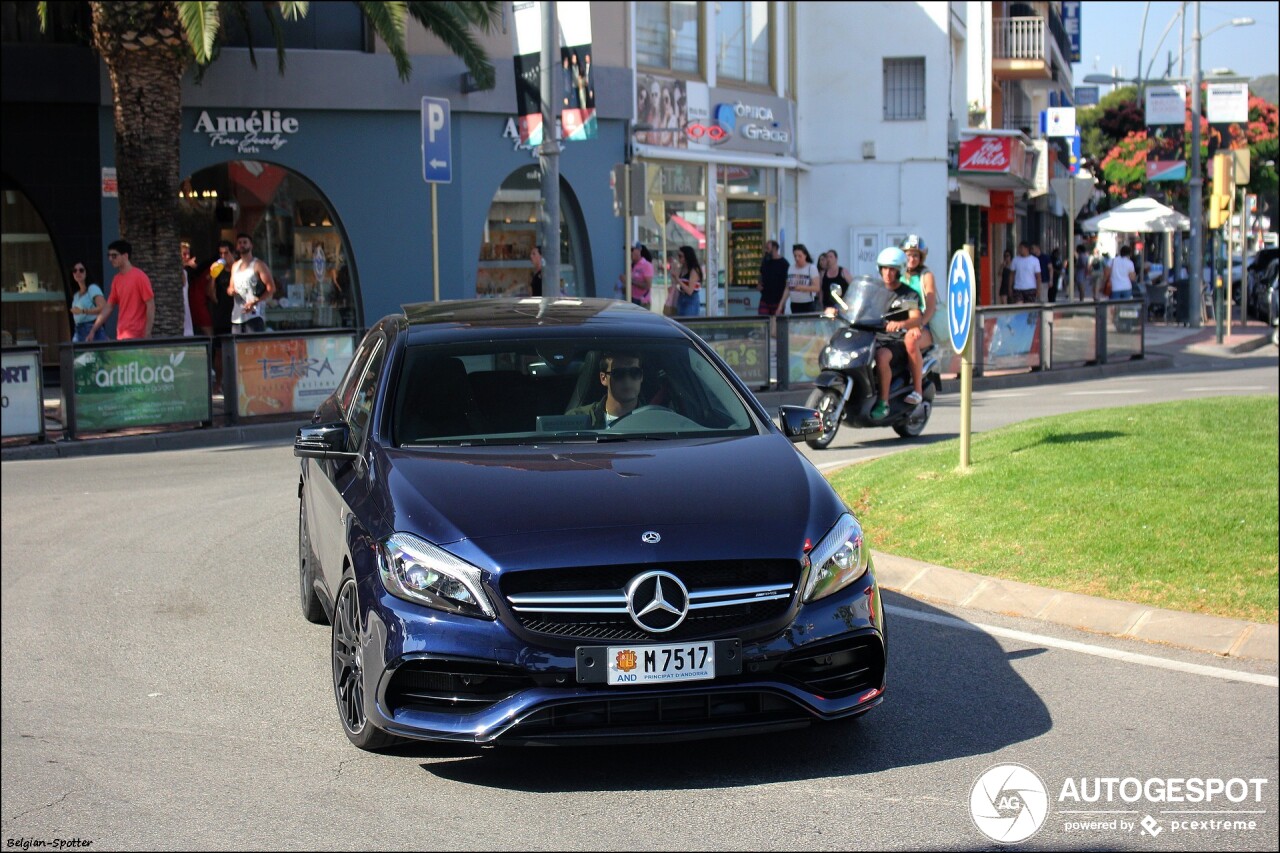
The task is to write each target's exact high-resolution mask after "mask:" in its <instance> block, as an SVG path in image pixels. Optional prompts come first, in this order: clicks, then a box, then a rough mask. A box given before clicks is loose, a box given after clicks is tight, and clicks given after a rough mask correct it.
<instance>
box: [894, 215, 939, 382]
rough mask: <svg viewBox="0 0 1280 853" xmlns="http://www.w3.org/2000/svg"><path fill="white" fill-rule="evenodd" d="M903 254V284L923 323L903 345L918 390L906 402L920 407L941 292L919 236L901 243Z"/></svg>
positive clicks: (912, 379)
mask: <svg viewBox="0 0 1280 853" xmlns="http://www.w3.org/2000/svg"><path fill="white" fill-rule="evenodd" d="M902 251H903V252H904V253H905V254H906V256H907V272H906V275H905V276H904V279H903V280H904V283H905V284H906V285H907V287H909V288H911V289H912V290H914V291H915V292H916V295H917V296H919V297H920V313H921V314H922V315H923V319H922V322H921V325H920V328H918V329H908V330H907V336H906V338H905V340H904V343H906V345H907V360H908V361H910V362H911V385H912V387H913V388H915V390H914V391H912V392H911V393H910V394H908V395H907V396H906V398H905V399H904V400H903V402H905V403H906V404H907V405H909V406H918V405H919V404H920V401H921V400H923V399H924V396H923V395H924V379H923V373H924V357H923V356H922V355H921V353H923V352H924V351H925V350H927V349H928V348H929V347H931V346H933V335H932V334H931V333H930V331H929V322H930V321H931V320H933V314H934V312H935V311H936V310H937V308H938V288H937V283H936V282H935V281H934V278H933V273H932V272H930V270H929V268H928V267H926V266H925V265H924V260H925V258H927V257H929V247H928V246H926V245H925V242H924V238H923V237H921V236H919V235H917V234H908V235H907V239H905V240H903V241H902Z"/></svg>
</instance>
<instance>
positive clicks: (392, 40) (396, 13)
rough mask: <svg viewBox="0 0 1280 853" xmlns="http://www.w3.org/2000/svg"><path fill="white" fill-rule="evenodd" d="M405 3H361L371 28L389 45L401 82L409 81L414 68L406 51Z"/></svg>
mask: <svg viewBox="0 0 1280 853" xmlns="http://www.w3.org/2000/svg"><path fill="white" fill-rule="evenodd" d="M409 5H411V4H407V3H403V2H393V3H360V4H359V6H360V9H361V11H363V12H364V15H365V17H366V18H368V19H369V24H370V26H372V27H373V31H374V32H375V33H377V34H378V37H379V38H380V39H382V41H383V42H384V43H385V44H386V45H387V49H388V50H390V51H391V56H392V57H393V58H394V59H395V61H396V73H397V74H399V75H400V79H401V80H408V79H409V73H410V71H411V70H412V66H411V65H410V63H409V52H408V50H406V49H405V44H404V32H405V21H406V20H407V12H408V10H407V8H406V7H407V6H409Z"/></svg>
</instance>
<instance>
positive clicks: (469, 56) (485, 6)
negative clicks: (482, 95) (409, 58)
mask: <svg viewBox="0 0 1280 853" xmlns="http://www.w3.org/2000/svg"><path fill="white" fill-rule="evenodd" d="M408 5H409V14H410V15H412V16H413V19H414V20H415V21H417V22H418V23H420V24H422V26H423V27H425V28H426V29H427V32H429V33H431V34H432V35H434V36H435V37H436V38H438V39H440V41H442V42H444V44H445V47H447V48H449V50H450V51H451V52H453V53H454V55H456V56H457V57H458V58H459V59H461V60H462V61H463V63H464V64H466V66H467V70H468V71H470V72H471V74H472V76H474V77H475V78H476V83H477V84H478V85H479V86H480V88H481V89H492V88H493V86H494V81H495V78H496V73H495V72H494V69H493V63H492V62H490V61H489V57H488V55H487V54H485V52H484V49H483V48H482V47H480V44H479V42H477V41H476V39H475V36H474V35H473V34H472V32H471V27H472V26H477V27H481V28H482V29H484V27H483V26H482V25H481V24H480V20H481V18H482V17H483V19H484V20H485V21H486V22H487V24H488V26H489V27H492V24H493V20H494V18H495V17H496V16H497V15H498V14H499V13H500V12H501V6H500V5H499V4H498V3H494V2H472V3H429V2H424V1H423V0H415V2H410V3H409V4H408ZM486 31H487V30H486Z"/></svg>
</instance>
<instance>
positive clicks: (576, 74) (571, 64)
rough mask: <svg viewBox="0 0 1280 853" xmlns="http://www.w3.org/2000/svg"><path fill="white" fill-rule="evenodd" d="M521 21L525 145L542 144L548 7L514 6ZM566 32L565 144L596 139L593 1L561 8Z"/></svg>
mask: <svg viewBox="0 0 1280 853" xmlns="http://www.w3.org/2000/svg"><path fill="white" fill-rule="evenodd" d="M511 11H512V17H513V18H514V20H515V27H514V31H515V32H514V38H515V57H514V60H513V61H514V62H515V73H516V124H517V129H518V131H519V134H520V144H521V145H522V146H524V147H527V148H532V147H534V146H537V145H541V144H542V71H541V68H540V64H541V60H542V4H541V3H537V2H519V0H517V2H515V3H512V4H511ZM556 23H557V28H558V29H559V30H560V39H559V43H560V73H561V80H560V97H561V103H560V104H559V114H560V135H561V138H562V140H564V141H577V140H585V139H595V138H596V129H597V122H596V84H595V77H594V75H593V72H592V70H591V10H590V6H589V4H587V3H564V4H558V5H557V9H556Z"/></svg>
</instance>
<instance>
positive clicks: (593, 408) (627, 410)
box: [565, 352, 644, 429]
mask: <svg viewBox="0 0 1280 853" xmlns="http://www.w3.org/2000/svg"><path fill="white" fill-rule="evenodd" d="M600 384H601V385H603V386H604V387H605V395H604V397H603V398H601V399H600V400H597V401H596V402H594V403H588V404H587V405H585V406H578V407H576V408H573V409H570V410H569V411H568V412H566V413H565V414H568V415H588V416H589V417H590V418H591V428H592V429H602V428H605V427H609V426H611V425H612V424H613V422H614V421H616V420H618V418H621V417H622V416H623V415H629V414H631V413H632V412H633V411H635V408H636V407H637V406H638V405H640V386H641V385H642V384H644V368H643V367H641V366H640V357H639V356H638V355H636V354H635V353H622V352H616V353H615V352H607V353H605V354H604V355H603V356H602V357H601V359H600Z"/></svg>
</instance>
